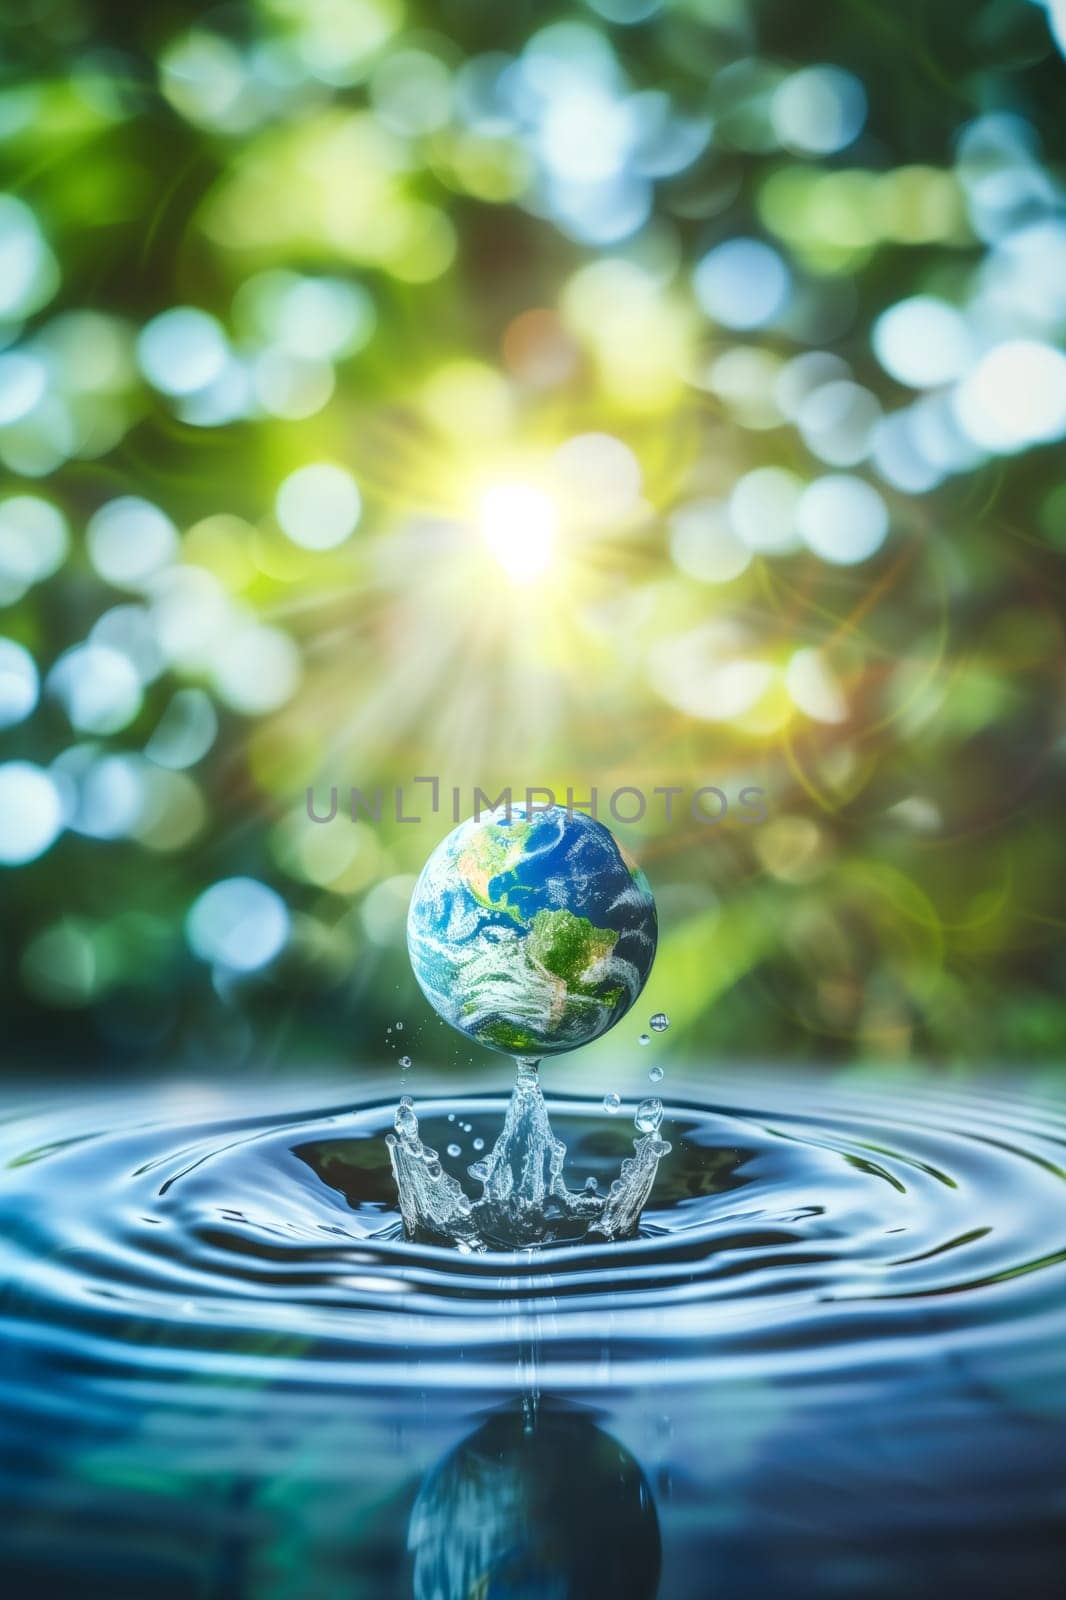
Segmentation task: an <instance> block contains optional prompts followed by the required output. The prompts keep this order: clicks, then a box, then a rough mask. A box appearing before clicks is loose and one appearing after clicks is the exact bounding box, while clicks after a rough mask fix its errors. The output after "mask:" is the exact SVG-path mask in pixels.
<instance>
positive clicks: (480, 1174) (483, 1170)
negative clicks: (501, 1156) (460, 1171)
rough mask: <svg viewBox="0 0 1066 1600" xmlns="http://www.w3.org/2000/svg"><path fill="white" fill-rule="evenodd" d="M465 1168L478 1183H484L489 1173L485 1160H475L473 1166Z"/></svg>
mask: <svg viewBox="0 0 1066 1600" xmlns="http://www.w3.org/2000/svg"><path fill="white" fill-rule="evenodd" d="M466 1170H467V1172H469V1174H470V1176H471V1177H472V1178H476V1179H477V1181H478V1183H484V1181H485V1179H486V1178H487V1177H488V1175H489V1164H488V1162H487V1161H475V1162H474V1164H473V1166H470V1167H467V1169H466Z"/></svg>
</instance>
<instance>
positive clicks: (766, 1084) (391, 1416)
mask: <svg viewBox="0 0 1066 1600" xmlns="http://www.w3.org/2000/svg"><path fill="white" fill-rule="evenodd" d="M662 1087H666V1085H663V1086H662ZM333 1092H334V1093H335V1092H336V1091H335V1090H334V1091H333ZM664 1098H666V1097H664ZM504 1103H505V1102H504V1098H503V1096H502V1095H495V1096H486V1097H475V1098H472V1099H468V1100H465V1101H463V1102H462V1103H457V1102H456V1101H455V1100H453V1099H448V1100H443V1099H442V1100H439V1101H437V1102H432V1101H427V1100H424V1099H420V1100H419V1101H418V1109H419V1115H420V1121H421V1123H422V1127H423V1132H424V1135H425V1137H426V1139H427V1140H429V1141H430V1142H431V1143H432V1144H433V1145H434V1146H435V1147H436V1148H437V1149H438V1150H440V1151H441V1153H442V1159H443V1162H444V1165H445V1166H447V1167H449V1168H450V1169H451V1170H452V1171H453V1172H455V1173H456V1175H459V1174H460V1173H462V1172H463V1171H465V1168H466V1166H467V1165H468V1164H469V1162H470V1161H471V1159H473V1140H474V1139H475V1138H484V1139H485V1141H486V1143H487V1144H488V1143H491V1140H492V1138H493V1137H494V1136H495V1133H496V1132H497V1131H498V1129H499V1125H500V1120H501V1118H502V1114H503V1107H504ZM315 1107H316V1096H315V1095H314V1094H313V1093H310V1092H309V1091H307V1090H306V1089H302V1090H300V1091H296V1090H294V1089H293V1088H292V1087H291V1086H290V1087H288V1088H279V1087H278V1086H276V1085H275V1086H266V1085H261V1086H255V1085H250V1084H248V1083H244V1084H242V1085H241V1086H240V1088H239V1089H234V1090H233V1091H232V1092H231V1093H227V1094H221V1093H219V1091H218V1090H215V1089H212V1090H210V1091H194V1090H188V1091H180V1090H176V1089H174V1088H155V1089H145V1090H138V1091H130V1090H127V1091H125V1092H123V1093H121V1094H115V1095H113V1096H107V1097H105V1096H100V1095H98V1096H95V1097H89V1098H81V1099H79V1098H76V1097H70V1096H68V1097H65V1098H60V1097H55V1096H53V1097H50V1104H48V1106H47V1107H46V1108H44V1109H41V1110H39V1111H33V1110H32V1109H31V1108H24V1109H22V1110H20V1111H19V1112H17V1113H12V1114H10V1115H9V1117H8V1120H7V1121H6V1122H4V1124H3V1125H2V1127H0V1173H2V1177H0V1239H2V1241H3V1242H2V1244H0V1284H2V1290H0V1336H2V1340H3V1348H4V1359H3V1366H2V1372H0V1496H2V1501H3V1505H2V1507H0V1570H2V1571H3V1572H4V1573H5V1574H6V1576H7V1587H6V1588H5V1590H4V1592H5V1594H8V1593H10V1594H12V1595H16V1596H21V1595H22V1594H23V1593H25V1594H27V1595H29V1594H37V1595H42V1594H43V1595H51V1594H53V1593H55V1594H68V1593H71V1594H76V1595H77V1596H79V1597H84V1596H92V1595H96V1594H100V1595H101V1596H103V1595H105V1594H106V1595H109V1596H112V1595H118V1596H127V1595H128V1596H136V1597H137V1600H148V1597H155V1596H165V1597H170V1596H172V1595H173V1596H178V1595H181V1596H189V1595H193V1596H207V1597H211V1600H216V1597H226V1600H228V1597H230V1596H232V1597H235V1600H237V1597H239V1600H267V1597H270V1600H274V1597H278V1600H281V1597H285V1600H289V1597H297V1596H298V1597H300V1600H315V1597H317V1596H320V1595H321V1596H323V1597H325V1596H327V1595H328V1596H330V1597H331V1600H333V1597H338V1596H342V1595H343V1596H346V1597H347V1596H362V1595H367V1596H375V1597H376V1596H383V1597H388V1596H393V1595H395V1596H406V1597H409V1596H412V1595H414V1596H416V1597H417V1600H431V1597H434V1600H452V1597H453V1596H454V1597H456V1600H458V1597H459V1596H460V1595H462V1596H463V1597H464V1600H466V1597H469V1596H471V1595H483V1596H484V1597H486V1600H498V1597H500V1596H504V1595H506V1596H509V1597H513V1596H522V1597H528V1600H534V1597H535V1600H578V1597H582V1600H584V1597H585V1596H589V1597H597V1600H599V1597H600V1596H605V1597H606V1596H614V1595H618V1596H623V1597H625V1596H631V1597H633V1600H639V1597H643V1596H651V1595H653V1594H658V1595H660V1596H662V1597H663V1600H705V1597H708V1596H718V1595H723V1596H730V1597H732V1596H737V1597H745V1600H746V1597H748V1596H751V1597H753V1600H754V1597H756V1596H758V1597H760V1600H761V1597H763V1596H768V1595H774V1596H784V1597H807V1596H810V1597H814V1596H816V1595H817V1596H840V1597H849V1600H850V1597H853V1596H856V1595H871V1596H878V1597H880V1596H885V1597H888V1596H890V1595H891V1596H892V1597H893V1600H896V1597H898V1596H899V1595H900V1594H907V1595H908V1596H914V1595H918V1596H925V1595H929V1596H930V1597H931V1596H933V1595H936V1596H938V1597H940V1596H944V1595H952V1594H955V1593H960V1594H967V1595H969V1596H986V1595H987V1596H993V1595H994V1596H1001V1595H1003V1594H1004V1593H1008V1592H1010V1591H1012V1590H1013V1589H1014V1588H1016V1587H1021V1586H1027V1587H1028V1588H1029V1590H1030V1592H1031V1593H1035V1594H1042V1593H1044V1592H1050V1586H1051V1584H1052V1583H1053V1580H1054V1579H1055V1578H1056V1577H1057V1576H1058V1573H1059V1571H1060V1570H1061V1563H1062V1558H1063V1554H1064V1550H1063V1543H1062V1534H1061V1529H1062V1527H1063V1513H1064V1511H1066V1495H1064V1492H1063V1484H1064V1481H1066V1474H1064V1470H1063V1469H1064V1467H1066V1444H1064V1430H1063V1420H1064V1412H1066V1396H1064V1393H1063V1387H1062V1366H1063V1359H1062V1352H1063V1348H1064V1337H1066V1293H1064V1288H1066V1269H1064V1266H1063V1254H1062V1244H1063V1237H1062V1235H1063V1229H1062V1216H1063V1206H1062V1200H1063V1183H1062V1178H1063V1173H1062V1154H1063V1144H1064V1139H1066V1110H1064V1108H1063V1107H1062V1106H1061V1105H1056V1104H1053V1103H1051V1102H1049V1101H1048V1100H1047V1099H1046V1098H1043V1097H1040V1096H1037V1095H1035V1094H1028V1095H1022V1094H1020V1093H1019V1092H1017V1091H1016V1090H1011V1089H1009V1088H1006V1087H996V1086H988V1085H981V1086H973V1085H971V1086H969V1087H966V1088H958V1089H949V1088H944V1087H940V1088H931V1087H927V1088H925V1089H917V1088H913V1087H908V1088H906V1089H902V1090H901V1089H899V1088H898V1087H897V1088H893V1089H891V1090H890V1089H887V1088H885V1089H865V1090H858V1089H845V1088H838V1089H833V1088H831V1087H828V1086H826V1085H825V1084H824V1083H822V1082H815V1081H812V1082H810V1083H797V1082H795V1081H792V1082H790V1083H787V1084H786V1083H783V1082H780V1081H775V1080H774V1079H772V1078H768V1077H767V1078H762V1079H760V1080H756V1079H754V1078H752V1079H749V1080H747V1081H745V1080H744V1079H739V1078H738V1079H734V1080H732V1081H731V1082H730V1083H729V1085H728V1093H726V1092H724V1091H721V1092H720V1101H719V1102H718V1103H715V1104H709V1105H701V1104H698V1103H693V1102H692V1101H691V1100H688V1101H686V1102H685V1103H680V1102H678V1101H675V1102H673V1103H671V1101H670V1100H669V1099H668V1098H666V1115H665V1119H664V1123H663V1131H664V1133H665V1134H666V1135H667V1137H668V1138H669V1139H670V1141H671V1143H672V1145H673V1150H672V1153H671V1155H670V1156H669V1157H667V1158H666V1160H665V1161H664V1164H663V1167H662V1169H661V1171H660V1174H659V1178H658V1181H657V1184H656V1190H655V1194H654V1196H653V1202H652V1206H651V1207H650V1209H649V1210H648V1211H647V1212H646V1214H645V1218H644V1225H643V1228H642V1233H641V1236H640V1237H639V1238H637V1239H635V1240H633V1241H631V1242H627V1243H622V1244H602V1245H600V1246H596V1247H589V1246H588V1245H572V1244H571V1245H566V1244H560V1245H558V1246H556V1247H551V1248H547V1249H544V1250H541V1251H539V1252H528V1251H524V1252H514V1253H507V1254H504V1253H497V1254H492V1253H490V1254H489V1255H487V1256H479V1257H473V1258H472V1257H464V1256H459V1255H457V1254H456V1253H455V1252H452V1251H448V1250H445V1249H441V1248H435V1247H431V1246H422V1245H413V1244H410V1243H408V1242H407V1241H406V1240H405V1239H404V1238H403V1236H402V1230H401V1229H400V1226H399V1219H398V1215H397V1211H396V1205H395V1196H394V1194H393V1192H392V1188H391V1179H390V1174H389V1169H388V1160H387V1152H386V1149H385V1144H384V1133H385V1131H386V1130H387V1128H388V1127H390V1126H391V1120H392V1113H393V1111H394V1109H395V1090H394V1089H393V1090H392V1091H391V1092H390V1093H389V1094H388V1095H384V1094H383V1095H381V1096H380V1097H376V1098H371V1097H370V1096H367V1097H366V1098H365V1099H364V1100H363V1102H362V1103H361V1104H360V1105H359V1106H357V1107H352V1106H350V1105H343V1104H336V1103H329V1101H328V1099H327V1100H321V1099H320V1100H318V1102H317V1108H315ZM549 1107H550V1110H551V1115H552V1121H553V1124H554V1126H555V1129H556V1132H557V1134H558V1135H559V1137H561V1138H563V1139H564V1140H565V1142H566V1143H567V1145H568V1147H569V1158H568V1173H569V1174H570V1176H571V1181H574V1182H576V1183H580V1181H581V1180H582V1179H583V1178H584V1177H585V1176H588V1175H595V1176H597V1177H599V1178H600V1179H601V1181H604V1180H609V1178H610V1176H611V1175H612V1173H613V1172H614V1171H616V1170H617V1168H618V1165H619V1162H620V1159H621V1157H622V1155H624V1154H626V1153H628V1151H629V1148H630V1145H631V1140H632V1127H631V1123H630V1119H629V1118H627V1117H624V1116H623V1117H608V1116H607V1115H606V1114H605V1113H604V1111H603V1109H602V1105H601V1104H600V1103H599V1101H598V1100H597V1101H592V1100H588V1101H577V1100H566V1099H561V1098H557V1097H556V1098H553V1097H551V1096H549ZM449 1112H451V1113H453V1115H454V1116H455V1118H456V1120H454V1121H450V1120H449V1118H448V1113H449ZM630 1115H631V1112H630ZM464 1122H469V1123H470V1124H471V1129H470V1131H469V1132H466V1131H464V1130H462V1127H461V1125H462V1123H464ZM454 1143H458V1144H459V1145H460V1154H459V1155H458V1156H456V1157H449V1156H448V1155H447V1154H446V1151H447V1148H448V1146H449V1144H454Z"/></svg>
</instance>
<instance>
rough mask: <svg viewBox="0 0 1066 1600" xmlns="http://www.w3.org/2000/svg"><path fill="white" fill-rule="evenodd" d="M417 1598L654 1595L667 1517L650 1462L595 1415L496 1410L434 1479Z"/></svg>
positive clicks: (416, 1515) (419, 1507)
mask: <svg viewBox="0 0 1066 1600" xmlns="http://www.w3.org/2000/svg"><path fill="white" fill-rule="evenodd" d="M408 1546H409V1548H410V1551H411V1554H412V1558H413V1561H414V1596H415V1600H475V1597H476V1600H503V1597H504V1596H506V1597H507V1600H602V1597H604V1596H606V1595H610V1596H611V1597H612V1600H652V1597H653V1596H654V1595H655V1593H656V1591H657V1589H658V1585H659V1563H660V1554H661V1551H660V1544H659V1519H658V1517H657V1516H656V1512H655V1502H654V1500H653V1499H652V1496H651V1491H650V1489H649V1488H648V1484H647V1481H646V1480H645V1477H644V1474H643V1472H642V1471H641V1469H640V1466H639V1465H638V1463H637V1462H636V1460H635V1459H634V1458H633V1456H631V1455H630V1453H629V1451H628V1450H626V1449H624V1448H623V1446H622V1445H620V1444H619V1443H618V1441H617V1439H612V1438H611V1436H610V1434H607V1433H603V1432H602V1431H601V1430H600V1429H599V1428H597V1427H596V1426H595V1425H594V1424H593V1423H592V1422H591V1421H590V1420H589V1418H588V1416H587V1414H586V1413H584V1412H582V1411H580V1410H576V1409H572V1408H570V1407H566V1408H562V1407H559V1406H556V1405H553V1404H551V1403H545V1402H542V1403H541V1405H540V1406H539V1408H538V1410H537V1412H536V1414H535V1416H533V1417H532V1419H530V1420H529V1421H528V1422H527V1417H526V1413H525V1411H524V1410H523V1409H522V1407H521V1406H513V1407H508V1408H507V1409H505V1410H503V1411H498V1412H496V1413H495V1414H494V1415H493V1416H491V1417H490V1418H489V1419H488V1421H487V1422H485V1423H484V1424H483V1425H482V1426H481V1427H480V1428H478V1430H477V1432H476V1433H472V1434H471V1435H470V1436H469V1438H467V1439H464V1440H463V1441H462V1443H461V1444H459V1445H458V1446H457V1447H456V1448H455V1449H454V1450H453V1451H452V1452H451V1454H450V1455H448V1456H446V1457H445V1459H444V1460H443V1461H442V1462H441V1463H440V1464H439V1466H437V1467H435V1468H434V1469H433V1471H432V1472H431V1473H430V1474H429V1475H428V1477H427V1478H426V1479H425V1481H424V1483H423V1484H422V1487H421V1489H420V1491H419V1494H418V1499H417V1500H416V1501H415V1505H414V1509H413V1511H412V1512H411V1523H410V1528H409V1531H408Z"/></svg>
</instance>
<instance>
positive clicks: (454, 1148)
mask: <svg viewBox="0 0 1066 1600" xmlns="http://www.w3.org/2000/svg"><path fill="white" fill-rule="evenodd" d="M462 1153H463V1150H462V1146H461V1145H457V1144H450V1145H449V1146H448V1154H449V1155H450V1156H451V1158H452V1160H453V1161H454V1159H455V1157H456V1156H461V1155H462Z"/></svg>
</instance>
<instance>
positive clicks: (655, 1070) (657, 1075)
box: [648, 1067, 663, 1083]
mask: <svg viewBox="0 0 1066 1600" xmlns="http://www.w3.org/2000/svg"><path fill="white" fill-rule="evenodd" d="M648 1077H649V1078H650V1079H651V1081H652V1083H662V1081H663V1069H662V1067H649V1069H648Z"/></svg>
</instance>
